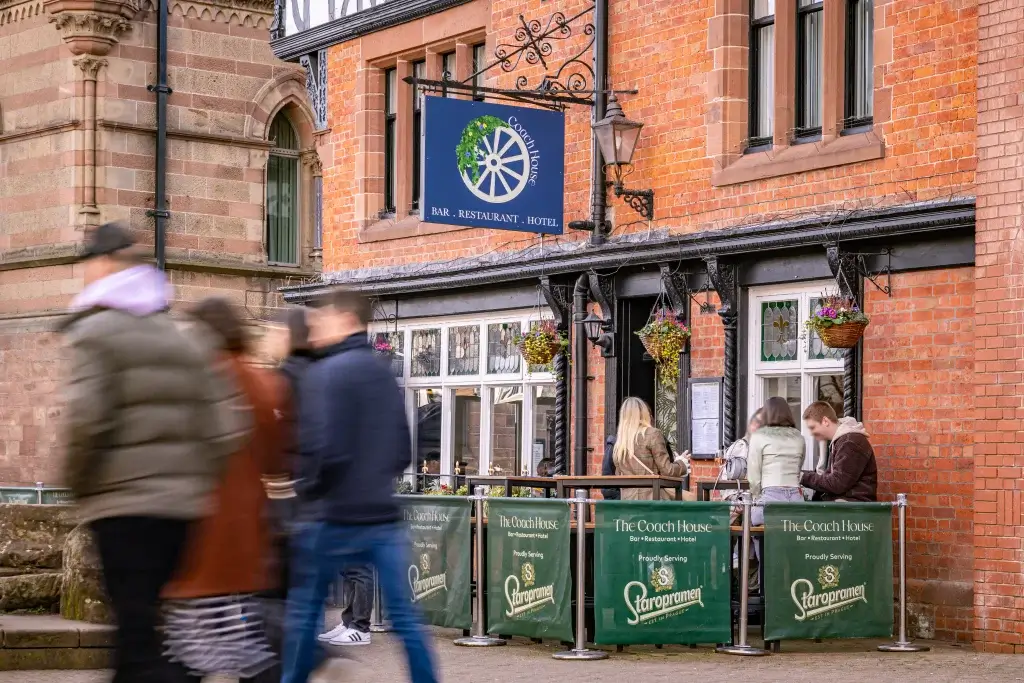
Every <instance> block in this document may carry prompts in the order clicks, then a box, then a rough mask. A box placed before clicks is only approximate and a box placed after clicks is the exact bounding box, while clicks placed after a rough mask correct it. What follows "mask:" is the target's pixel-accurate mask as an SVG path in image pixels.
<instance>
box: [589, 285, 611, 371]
mask: <svg viewBox="0 0 1024 683" xmlns="http://www.w3.org/2000/svg"><path fill="white" fill-rule="evenodd" d="M587 277H588V279H589V281H590V298H591V299H592V300H593V301H594V302H595V303H596V304H597V305H598V306H599V307H600V308H601V317H602V318H603V319H604V325H602V326H601V338H600V339H598V341H597V345H598V346H599V347H600V348H601V357H602V358H614V357H615V327H616V326H615V302H616V296H615V279H614V278H613V277H609V276H603V275H599V274H598V273H596V272H595V271H590V272H589V273H587Z"/></svg>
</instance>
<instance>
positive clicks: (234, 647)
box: [164, 595, 277, 678]
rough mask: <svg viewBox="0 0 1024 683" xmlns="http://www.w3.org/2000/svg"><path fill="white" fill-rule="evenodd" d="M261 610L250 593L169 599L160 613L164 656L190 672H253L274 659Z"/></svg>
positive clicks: (250, 674)
mask: <svg viewBox="0 0 1024 683" xmlns="http://www.w3.org/2000/svg"><path fill="white" fill-rule="evenodd" d="M264 614H265V610H264V607H263V605H262V604H261V602H260V601H259V600H258V599H257V598H255V597H254V596H251V595H230V596H218V597H212V598H195V599H191V600H173V601H169V602H168V603H167V604H166V606H165V614H164V645H165V649H166V655H167V657H168V658H169V659H170V660H171V661H173V662H176V663H178V664H180V665H181V666H182V667H184V668H186V669H188V671H189V673H190V674H191V675H194V676H210V675H224V676H231V677H235V678H252V677H254V676H257V675H259V674H260V673H262V672H264V671H266V670H267V669H269V668H270V667H272V666H273V665H274V664H275V663H276V661H277V659H276V656H275V655H274V652H273V650H272V648H271V646H270V643H269V641H268V640H267V635H266V624H265V616H264Z"/></svg>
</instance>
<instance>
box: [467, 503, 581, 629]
mask: <svg viewBox="0 0 1024 683" xmlns="http://www.w3.org/2000/svg"><path fill="white" fill-rule="evenodd" d="M487 508H488V512H487V632H488V633H496V634H500V635H511V636H526V637H529V638H556V639H558V640H562V641H572V639H573V633H572V614H571V608H572V575H571V574H570V571H569V558H570V553H571V550H572V547H571V545H570V543H569V540H570V528H569V523H570V515H569V505H568V504H567V503H566V502H565V501H559V500H543V499H531V500H530V502H520V501H516V500H515V499H514V498H511V499H506V498H494V499H492V500H490V501H488V503H487Z"/></svg>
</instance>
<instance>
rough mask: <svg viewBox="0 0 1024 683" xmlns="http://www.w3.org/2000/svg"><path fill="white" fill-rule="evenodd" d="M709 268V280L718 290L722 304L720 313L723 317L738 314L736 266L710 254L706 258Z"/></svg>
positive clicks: (705, 261)
mask: <svg viewBox="0 0 1024 683" xmlns="http://www.w3.org/2000/svg"><path fill="white" fill-rule="evenodd" d="M704 263H705V265H706V266H707V269H708V281H710V282H711V286H712V287H714V288H715V291H716V292H718V299H719V301H720V302H721V306H719V308H718V314H719V315H720V316H722V317H723V318H727V317H730V316H732V317H735V316H736V315H738V313H737V311H738V308H737V305H736V303H737V302H736V267H735V266H734V265H733V264H731V263H724V262H722V261H721V260H719V258H718V257H717V256H710V257H708V258H706V259H704Z"/></svg>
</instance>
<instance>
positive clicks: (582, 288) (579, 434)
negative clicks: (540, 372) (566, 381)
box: [572, 273, 590, 477]
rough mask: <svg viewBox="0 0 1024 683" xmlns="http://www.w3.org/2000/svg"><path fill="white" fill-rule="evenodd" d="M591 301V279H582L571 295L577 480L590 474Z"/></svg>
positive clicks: (575, 472)
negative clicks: (588, 326) (586, 320)
mask: <svg viewBox="0 0 1024 683" xmlns="http://www.w3.org/2000/svg"><path fill="white" fill-rule="evenodd" d="M589 299H590V278H589V277H587V274H586V273H584V274H583V275H580V276H579V279H577V280H576V287H574V288H573V291H572V320H573V323H574V329H573V345H574V348H573V351H572V360H573V389H572V402H573V422H574V423H575V426H574V427H573V432H575V434H573V443H574V448H573V450H574V455H573V474H574V475H576V476H578V477H583V476H586V474H587V451H588V448H587V351H588V350H589V349H588V348H587V344H588V343H589V340H588V339H587V333H586V332H585V331H584V329H583V319H584V318H586V317H587V302H588V301H589Z"/></svg>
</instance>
